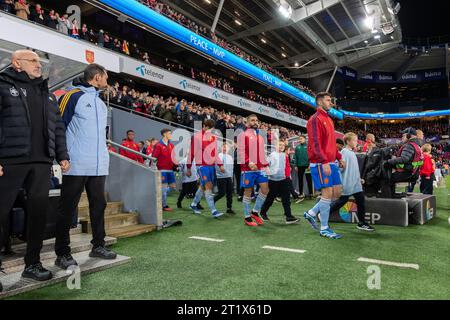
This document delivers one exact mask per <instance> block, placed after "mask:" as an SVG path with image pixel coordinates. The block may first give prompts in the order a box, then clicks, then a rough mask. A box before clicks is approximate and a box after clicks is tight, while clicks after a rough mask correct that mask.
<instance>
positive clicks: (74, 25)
mask: <svg viewBox="0 0 450 320" xmlns="http://www.w3.org/2000/svg"><path fill="white" fill-rule="evenodd" d="M70 36H71V37H72V38H75V39H80V34H79V33H78V21H77V19H73V20H72V23H71V28H70Z"/></svg>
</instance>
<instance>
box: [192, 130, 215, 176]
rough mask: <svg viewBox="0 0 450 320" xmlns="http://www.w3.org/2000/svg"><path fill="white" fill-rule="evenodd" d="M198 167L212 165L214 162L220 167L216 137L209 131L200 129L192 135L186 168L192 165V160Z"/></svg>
mask: <svg viewBox="0 0 450 320" xmlns="http://www.w3.org/2000/svg"><path fill="white" fill-rule="evenodd" d="M194 159H195V165H196V166H197V168H198V167H214V166H215V165H216V164H217V165H218V166H219V167H222V166H223V164H222V160H221V159H220V158H219V153H218V152H217V139H216V137H215V136H214V135H213V133H212V132H211V131H208V132H207V131H205V130H202V131H200V132H197V133H195V134H194V136H193V137H192V141H191V152H190V154H189V161H188V164H187V167H188V169H190V168H191V167H192V161H193V160H194Z"/></svg>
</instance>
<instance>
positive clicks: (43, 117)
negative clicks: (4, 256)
mask: <svg viewBox="0 0 450 320" xmlns="http://www.w3.org/2000/svg"><path fill="white" fill-rule="evenodd" d="M54 159H56V160H57V161H58V163H59V164H60V165H61V169H62V171H63V172H65V171H67V170H68V169H69V167H70V164H69V156H68V153H67V148H66V136H65V128H64V123H63V121H62V119H61V116H60V113H59V109H58V104H57V101H56V98H55V97H54V96H53V95H52V94H51V93H49V91H48V82H47V79H43V78H42V67H41V63H40V59H39V56H38V55H37V54H36V53H34V52H33V51H29V50H19V51H16V52H14V53H13V55H12V59H11V67H9V68H8V69H6V70H5V71H3V72H2V73H0V166H1V168H0V247H2V245H3V244H4V243H5V239H6V238H7V237H8V236H9V235H8V229H9V228H8V226H7V225H6V222H7V221H8V215H9V213H10V210H11V208H12V206H13V204H14V201H15V200H16V197H17V195H18V193H19V190H20V189H21V188H23V189H25V192H26V196H27V207H26V212H27V229H26V236H27V250H26V255H25V270H24V272H23V273H22V276H23V277H26V278H31V279H34V280H38V281H45V280H49V279H51V278H52V274H51V272H50V271H48V270H46V269H45V268H44V267H43V266H42V264H41V263H40V251H41V249H42V238H43V235H44V231H45V225H46V213H47V207H48V204H49V197H48V194H49V189H50V178H51V167H52V164H53V160H54ZM0 287H1V286H0Z"/></svg>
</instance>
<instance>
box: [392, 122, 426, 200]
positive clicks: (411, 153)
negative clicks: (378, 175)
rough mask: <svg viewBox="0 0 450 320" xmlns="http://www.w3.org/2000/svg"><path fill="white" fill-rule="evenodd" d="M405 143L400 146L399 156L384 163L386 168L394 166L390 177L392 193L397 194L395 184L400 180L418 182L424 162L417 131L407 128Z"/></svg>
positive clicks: (404, 132) (404, 137)
mask: <svg viewBox="0 0 450 320" xmlns="http://www.w3.org/2000/svg"><path fill="white" fill-rule="evenodd" d="M402 133H403V142H404V145H403V146H402V147H401V148H400V151H399V154H398V157H395V158H393V159H390V160H388V161H386V162H385V163H384V167H385V168H386V169H390V168H394V169H395V171H394V172H393V173H392V176H391V178H390V185H391V195H392V196H394V195H395V184H396V183H398V182H414V183H415V182H416V181H417V179H418V178H419V171H420V167H421V166H422V164H423V153H422V150H421V148H420V142H419V140H418V139H417V131H416V129H414V128H407V129H406V130H404V131H403V132H402Z"/></svg>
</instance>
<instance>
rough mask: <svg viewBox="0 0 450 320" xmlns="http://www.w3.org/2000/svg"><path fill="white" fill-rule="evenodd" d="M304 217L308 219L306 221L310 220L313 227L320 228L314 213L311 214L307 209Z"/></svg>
mask: <svg viewBox="0 0 450 320" xmlns="http://www.w3.org/2000/svg"><path fill="white" fill-rule="evenodd" d="M303 217H304V218H305V219H306V221H308V222H309V224H310V225H311V227H312V228H313V229H314V230H319V227H318V226H317V221H316V218H315V217H313V216H312V215H310V214H309V212H308V211H305V212H304V213H303Z"/></svg>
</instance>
